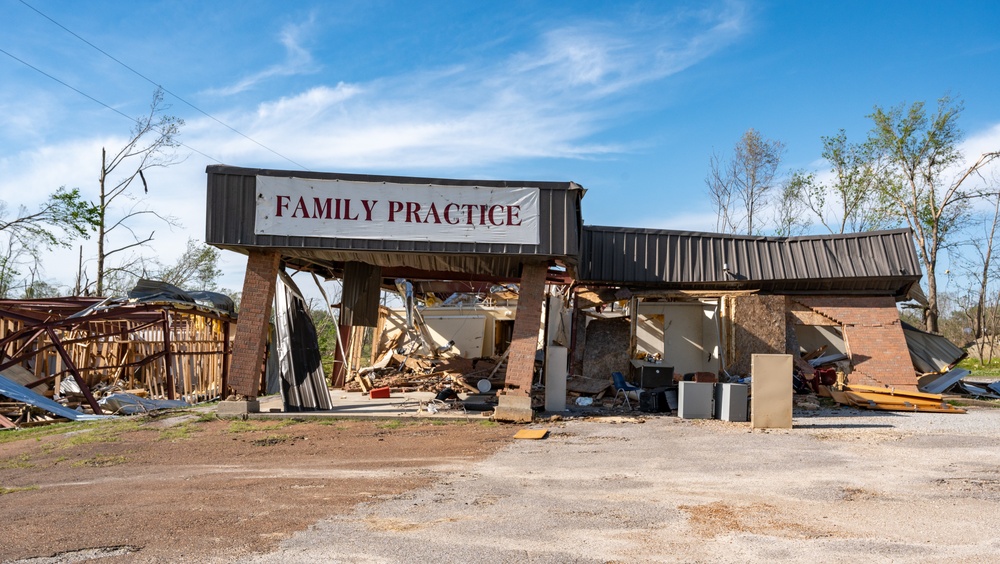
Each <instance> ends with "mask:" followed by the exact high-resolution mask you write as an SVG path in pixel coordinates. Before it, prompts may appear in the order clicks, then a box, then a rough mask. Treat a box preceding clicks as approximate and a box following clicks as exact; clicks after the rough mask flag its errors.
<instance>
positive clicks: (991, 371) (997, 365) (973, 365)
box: [958, 356, 1000, 378]
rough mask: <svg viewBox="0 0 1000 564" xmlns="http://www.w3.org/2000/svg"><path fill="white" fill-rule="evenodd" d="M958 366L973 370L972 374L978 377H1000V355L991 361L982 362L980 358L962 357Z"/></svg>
mask: <svg viewBox="0 0 1000 564" xmlns="http://www.w3.org/2000/svg"><path fill="white" fill-rule="evenodd" d="M958 366H959V368H964V369H966V370H968V371H970V372H972V376H974V377H976V378H1000V357H997V358H994V359H993V360H992V361H991V362H987V363H980V362H979V360H977V359H975V358H972V357H971V356H969V357H967V358H964V359H962V362H959V363H958Z"/></svg>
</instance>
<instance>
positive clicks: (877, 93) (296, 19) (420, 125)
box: [0, 0, 1000, 288]
mask: <svg viewBox="0 0 1000 564" xmlns="http://www.w3.org/2000/svg"><path fill="white" fill-rule="evenodd" d="M0 1H2V5H3V13H4V18H3V23H0V30H2V33H0V49H3V50H4V51H6V52H8V53H10V54H11V55H14V56H16V57H18V58H20V59H23V60H24V61H26V62H28V63H30V64H32V65H35V66H37V67H38V68H40V69H42V70H44V71H45V72H47V73H49V74H51V75H53V76H55V77H57V78H59V79H60V80H62V81H64V82H66V83H68V84H70V85H72V86H73V87H75V88H77V89H79V90H81V91H83V92H85V93H86V94H88V95H89V96H92V97H93V98H96V99H98V100H100V101H101V102H103V103H104V104H107V105H108V106H112V107H114V108H116V109H117V110H120V111H121V112H123V113H125V114H127V115H140V114H141V113H143V111H144V110H145V109H146V107H147V106H148V104H149V100H150V97H151V94H152V91H153V88H154V87H153V85H152V84H150V83H149V82H146V81H145V80H143V79H142V78H140V77H138V76H136V75H135V74H133V73H132V72H130V71H129V70H127V69H125V68H123V67H122V66H120V65H119V64H118V63H116V62H114V61H112V60H110V59H108V58H107V57H105V56H104V55H102V54H100V53H99V52H97V51H95V50H93V49H92V48H91V47H89V46H87V45H86V44H85V43H83V42H81V41H80V40H79V39H77V38H76V37H73V36H72V35H70V34H69V33H67V32H66V31H64V30H63V29H60V28H59V27H57V26H56V25H54V24H53V23H52V22H50V21H49V20H47V19H45V18H44V17H42V16H40V15H39V14H38V13H36V12H35V11H33V10H32V9H31V8H29V7H28V6H26V5H24V4H23V3H22V2H20V1H19V0H0ZM26 1H27V2H28V3H29V4H30V5H31V6H34V7H35V8H37V9H38V10H39V11H41V12H43V13H45V14H46V15H48V16H49V17H51V18H52V19H54V20H56V21H58V22H59V23H60V24H62V25H63V26H65V27H67V28H69V29H70V30H72V31H73V32H75V33H76V34H79V35H80V36H82V37H83V38H85V39H87V40H88V41H90V42H92V43H94V44H96V45H97V46H98V47H100V48H101V49H103V50H105V51H107V52H108V53H110V54H112V55H114V56H115V57H116V58H118V59H119V60H121V61H122V62H124V63H126V64H128V65H129V66H131V67H132V68H134V69H136V70H137V71H139V72H141V73H142V74H143V75H145V76H146V77H149V78H151V79H153V80H154V81H155V82H157V83H159V84H162V85H163V86H164V87H165V88H166V89H167V90H169V91H171V92H173V93H176V94H177V95H179V96H180V97H181V98H183V99H184V100H187V101H188V102H190V103H192V104H194V105H195V106H197V107H198V108H201V109H202V110H204V111H205V112H208V113H209V114H211V115H212V116H214V117H215V118H217V119H219V120H221V121H223V122H225V123H226V124H228V125H230V126H231V127H233V128H235V129H237V130H239V131H240V132H242V133H244V134H246V135H248V136H249V137H252V138H253V139H254V140H256V141H258V142H260V143H262V144H264V145H266V146H267V147H269V148H271V149H273V150H274V151H276V152H277V153H280V154H281V155H284V156H286V157H288V158H289V159H291V161H294V163H293V162H290V161H289V160H285V159H283V158H281V157H279V156H277V155H275V154H274V153H272V152H270V151H268V150H265V149H263V148H261V147H260V146H258V145H255V144H254V143H252V142H250V141H248V140H246V139H245V138H242V137H240V136H238V135H236V134H234V133H232V132H231V131H229V130H228V129H226V128H224V127H223V126H221V125H219V124H218V123H216V122H214V121H212V120H210V119H208V118H206V117H205V116H204V115H202V114H200V113H199V112H197V111H195V110H194V109H192V108H191V107H189V106H188V105H186V104H185V103H183V102H181V101H179V100H176V99H174V98H172V97H171V96H169V95H168V96H167V101H168V102H169V103H171V104H172V108H171V110H170V113H172V114H174V115H177V116H179V117H182V118H183V119H184V120H185V121H186V125H185V127H184V129H183V130H182V135H181V141H183V142H184V143H185V144H186V145H188V146H189V147H190V148H191V149H195V150H197V151H199V152H201V153H204V154H205V155H208V156H210V157H211V158H212V159H215V160H217V161H219V162H223V163H225V164H231V165H237V166H246V167H265V168H281V169H291V170H294V169H298V168H300V167H299V166H298V165H302V166H303V167H306V168H308V169H311V170H320V171H338V172H360V173H386V174H399V175H413V176H432V177H457V178H504V179H528V180H560V181H561V180H572V181H575V182H577V183H579V184H581V185H583V186H584V187H585V188H587V189H588V193H587V195H586V197H585V199H584V208H583V210H584V220H585V222H586V223H588V224H595V225H628V226H641V227H659V228H668V229H691V230H711V229H713V228H714V226H715V215H714V212H713V210H712V209H711V205H710V203H709V200H708V197H707V195H706V193H705V188H704V178H705V175H706V173H707V171H708V162H709V158H710V156H711V155H712V153H713V151H715V152H718V153H720V154H726V153H728V152H729V151H730V150H731V148H732V146H733V144H734V143H735V142H736V141H737V140H738V138H739V137H740V135H741V134H742V133H743V132H744V131H746V130H747V129H748V128H751V127H753V128H756V129H758V130H759V131H760V132H761V133H762V134H763V135H765V136H766V137H769V138H773V139H778V140H781V141H782V142H784V143H785V145H786V152H785V154H784V164H783V170H785V171H791V170H796V169H803V168H804V169H809V170H818V169H821V168H822V162H821V161H820V160H819V158H820V152H821V141H820V138H821V136H823V135H832V134H835V133H836V132H837V130H838V129H840V128H844V129H846V130H847V133H848V136H849V138H851V139H853V140H861V139H862V138H863V137H864V136H865V134H866V132H867V131H868V129H869V127H870V122H869V120H868V119H867V118H866V116H867V114H869V113H870V112H871V110H872V108H873V107H874V106H875V105H882V106H893V105H897V104H900V103H904V102H905V103H910V102H914V101H920V100H924V101H928V102H933V101H934V100H935V99H937V98H938V97H940V96H942V95H944V94H951V95H954V96H958V97H960V98H962V99H963V100H964V102H965V107H966V110H965V113H964V114H963V116H962V119H961V125H962V127H963V129H964V130H965V132H966V134H967V141H966V145H965V149H966V153H967V156H968V157H970V158H974V157H975V156H978V154H979V153H981V152H983V151H985V150H988V149H993V150H995V149H996V148H998V147H1000V105H998V104H997V99H998V94H997V93H998V92H1000V77H998V73H997V72H996V71H997V69H1000V32H998V31H997V27H996V24H997V22H1000V5H998V4H995V3H989V2H951V3H944V2H940V3H939V2H917V1H907V2H889V1H885V2H793V1H788V2H738V1H733V2H585V1H580V0H578V1H574V2H555V1H553V2H517V1H508V2H390V1H381V2H380V1H364V2H362V1H358V2H352V1H344V2H309V1H304V2H294V3H286V2H282V3H278V2H247V1H241V2H184V1H163V2H133V3H130V4H128V5H123V4H121V3H119V2H104V1H89V2H86V3H81V2H70V1H49V0H26ZM129 127H130V123H129V122H128V121H127V120H126V119H125V118H123V117H121V116H120V115H118V114H116V113H114V112H112V111H110V110H108V109H106V108H104V107H102V106H101V105H98V104H96V103H95V102H93V101H91V100H89V99H87V98H85V97H84V96H81V95H80V94H78V93H76V92H74V91H72V90H70V89H68V88H66V87H65V86H63V85H60V84H58V83H57V82H55V81H53V80H51V79H50V78H47V77H45V76H43V75H41V74H39V73H38V72H37V71H35V70H32V69H31V68H28V67H27V66H25V65H24V64H22V63H20V62H17V61H15V60H14V59H12V58H10V57H9V56H7V55H4V54H2V53H0V200H4V201H6V202H7V203H8V206H16V205H22V204H23V205H26V206H28V207H29V208H31V207H34V206H36V205H37V204H38V203H39V202H40V201H41V200H42V198H44V196H45V195H46V194H47V193H49V192H51V191H53V190H55V189H56V188H58V187H59V186H63V185H65V186H69V187H79V188H80V189H81V191H83V193H84V194H85V195H87V196H89V197H92V198H93V197H96V177H97V170H98V169H99V164H100V161H99V159H100V148H101V147H102V146H108V147H109V148H110V147H116V146H119V145H120V144H121V142H122V141H123V140H124V138H125V135H126V134H127V132H128V130H129ZM191 149H189V148H185V147H182V148H181V149H180V150H179V152H178V154H179V155H180V156H181V157H183V158H184V160H183V162H182V163H180V164H177V165H175V166H173V167H171V168H169V169H164V170H159V171H156V172H155V173H153V174H150V175H147V178H148V179H149V181H150V192H149V195H148V197H147V203H148V205H150V206H151V207H152V208H154V209H156V210H158V211H160V212H162V213H166V214H171V215H174V216H176V217H177V218H178V219H180V221H181V222H182V223H183V227H182V228H178V229H174V230H173V231H170V230H168V229H166V228H165V227H163V226H150V228H154V227H155V229H156V230H157V237H156V240H155V242H154V245H153V248H152V249H151V251H150V254H155V255H157V256H159V257H161V259H162V260H165V261H170V260H171V259H172V258H174V257H176V256H177V255H179V254H180V252H181V251H182V250H183V247H184V242H185V241H186V240H187V238H188V237H194V238H198V239H201V238H203V236H204V216H205V210H204V203H203V202H204V190H205V174H204V170H205V166H206V165H207V164H211V163H212V162H213V161H212V160H210V159H207V158H206V157H204V156H202V155H201V154H199V153H198V152H193V151H192V150H191ZM295 163H298V164H295ZM139 227H140V228H141V227H142V226H139ZM84 244H85V248H84V255H85V257H86V256H89V255H92V254H93V252H94V246H95V244H94V242H93V241H88V242H85V243H84ZM75 257H76V251H73V252H71V253H56V254H55V255H54V258H53V260H51V261H49V262H47V263H46V265H45V271H46V275H47V276H48V277H49V278H52V279H55V280H56V281H58V282H60V283H62V284H69V283H70V282H71V280H72V277H73V273H74V272H75V265H76V259H75ZM223 264H224V266H225V269H226V276H225V278H224V279H223V284H224V285H226V286H229V287H232V288H238V287H239V286H240V285H241V283H242V265H243V264H244V262H243V259H242V258H241V257H239V256H237V255H234V254H231V253H226V256H225V260H224V262H223Z"/></svg>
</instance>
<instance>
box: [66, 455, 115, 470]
mask: <svg viewBox="0 0 1000 564" xmlns="http://www.w3.org/2000/svg"><path fill="white" fill-rule="evenodd" d="M126 462H128V459H127V458H125V457H124V456H122V455H120V454H119V455H115V456H110V455H103V454H98V455H97V456H94V457H93V458H87V459H86V460H80V461H78V462H74V463H73V467H74V468H83V467H85V466H89V467H92V468H107V467H108V466H118V465H119V464H125V463H126Z"/></svg>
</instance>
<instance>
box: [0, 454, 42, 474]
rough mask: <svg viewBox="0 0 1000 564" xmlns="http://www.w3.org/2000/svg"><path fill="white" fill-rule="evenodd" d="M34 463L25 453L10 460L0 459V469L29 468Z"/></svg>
mask: <svg viewBox="0 0 1000 564" xmlns="http://www.w3.org/2000/svg"><path fill="white" fill-rule="evenodd" d="M33 466H34V464H32V463H31V461H30V460H28V455H27V454H22V455H21V456H18V457H17V458H11V459H10V460H0V470H13V469H14V468H31V467H33Z"/></svg>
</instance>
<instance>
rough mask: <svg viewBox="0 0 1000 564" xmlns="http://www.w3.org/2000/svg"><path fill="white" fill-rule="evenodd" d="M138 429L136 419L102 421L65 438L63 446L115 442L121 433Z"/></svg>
mask: <svg viewBox="0 0 1000 564" xmlns="http://www.w3.org/2000/svg"><path fill="white" fill-rule="evenodd" d="M138 430H140V424H139V422H138V421H103V422H100V423H98V424H97V425H96V426H94V427H92V428H90V429H81V432H80V433H74V434H73V435H72V436H70V437H69V438H68V439H67V440H66V444H65V446H79V445H89V444H95V443H115V442H118V441H120V440H121V438H122V435H124V434H125V433H131V432H132V431H138Z"/></svg>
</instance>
